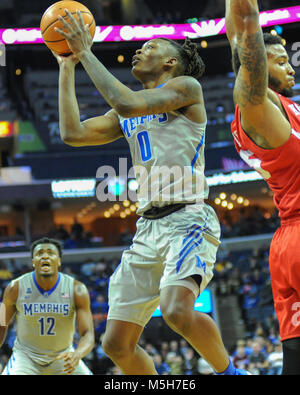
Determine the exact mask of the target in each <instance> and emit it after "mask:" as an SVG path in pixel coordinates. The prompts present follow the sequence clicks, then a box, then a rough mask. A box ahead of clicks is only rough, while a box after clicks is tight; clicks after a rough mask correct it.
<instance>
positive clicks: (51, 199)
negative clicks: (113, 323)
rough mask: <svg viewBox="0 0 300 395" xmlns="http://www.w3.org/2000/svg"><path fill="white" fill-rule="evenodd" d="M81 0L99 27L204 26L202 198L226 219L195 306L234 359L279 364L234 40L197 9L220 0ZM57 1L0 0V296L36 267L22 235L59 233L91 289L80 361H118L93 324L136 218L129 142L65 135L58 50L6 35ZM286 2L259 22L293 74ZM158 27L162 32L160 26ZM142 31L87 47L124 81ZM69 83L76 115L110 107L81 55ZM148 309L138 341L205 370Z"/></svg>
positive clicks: (268, 210)
mask: <svg viewBox="0 0 300 395" xmlns="http://www.w3.org/2000/svg"><path fill="white" fill-rule="evenodd" d="M81 2H82V3H83V4H85V5H86V6H87V7H88V8H89V9H90V10H91V12H92V13H93V15H94V17H95V20H96V24H97V26H99V27H101V28H100V30H99V32H104V31H105V29H106V27H109V26H110V27H114V26H122V25H130V26H133V25H143V26H146V25H148V27H149V26H152V30H151V28H150V30H148V33H147V34H150V36H149V38H151V34H152V33H151V31H152V32H153V31H154V29H153V26H156V28H157V27H158V26H159V25H165V26H170V25H173V24H187V25H186V27H188V26H189V29H190V28H191V26H192V24H197V25H198V27H199V26H200V28H201V29H202V30H201V29H200V30H198V33H199V31H200V35H202V36H199V34H198V36H197V33H196V34H195V35H194V37H193V40H194V42H196V43H198V45H199V49H200V50H201V56H202V57H203V59H204V61H205V63H206V73H205V75H204V77H203V79H202V81H201V84H202V86H203V91H204V97H205V101H206V109H207V114H208V127H207V134H206V176H207V177H208V181H209V185H210V199H209V203H210V204H211V205H212V206H213V207H214V208H215V210H216V211H217V213H218V215H219V218H220V220H221V224H222V245H221V247H220V250H219V253H218V261H217V264H216V268H215V277H214V280H213V281H212V283H211V285H210V286H209V289H208V293H207V294H206V295H205V298H203V299H201V300H200V302H199V303H198V305H197V308H199V309H202V311H206V312H208V313H209V314H211V315H212V316H213V318H214V319H215V320H216V321H217V323H218V325H219V326H220V329H221V332H222V336H223V339H224V342H225V345H226V347H227V348H228V350H229V352H230V355H232V357H233V358H235V363H236V364H237V365H238V364H240V365H239V366H241V365H242V364H244V366H247V367H248V368H249V369H250V370H251V371H252V372H253V373H254V374H270V373H273V374H278V373H279V372H280V360H279V362H278V359H276V358H275V357H274V353H275V354H276V353H277V356H278V353H279V354H280V352H281V351H280V342H279V334H278V323H277V319H276V316H275V314H274V309H273V300H272V293H271V288H270V276H269V269H268V247H269V244H270V240H271V238H272V235H273V232H274V229H276V227H277V226H278V225H279V220H278V217H277V212H276V211H275V209H274V204H273V200H272V193H271V192H270V190H269V189H268V187H267V185H266V183H265V182H264V181H263V180H262V179H261V178H260V177H259V176H258V175H257V174H256V173H255V172H253V171H251V169H250V168H249V167H248V166H247V165H246V164H245V163H244V162H242V161H241V160H240V158H239V157H238V155H237V154H236V152H235V149H234V146H233V141H232V138H231V134H230V122H231V120H232V119H233V113H234V106H233V102H232V88H233V83H234V79H233V74H232V68H231V52H230V48H229V45H228V41H227V39H226V36H225V35H224V34H220V35H219V34H218V35H214V34H215V33H216V31H217V30H214V27H215V24H213V25H209V24H208V23H206V21H208V20H212V19H216V18H223V17H224V12H225V10H224V1H221V0H215V1H213V0H202V1H201V2H200V1H196V0H189V1H188V3H187V2H182V1H178V0H171V1H170V0H160V1H153V0H152V1H150V0H82V1H81ZM52 3H53V1H49V0H40V1H38V2H36V1H30V0H28V1H26V2H24V1H22V0H6V1H5V2H4V3H3V2H1V4H0V32H2V33H1V34H2V35H1V36H0V65H1V66H0V88H1V89H0V165H1V169H0V300H1V298H2V296H3V290H4V288H5V287H6V286H7V284H8V283H9V281H10V280H11V279H13V278H15V277H17V276H19V275H20V274H22V273H25V272H27V271H30V270H31V261H30V257H29V253H28V247H29V245H30V243H31V241H33V240H35V239H37V238H39V237H41V236H50V237H55V238H58V239H60V240H61V241H62V242H63V243H64V248H65V253H64V259H63V269H62V270H63V271H64V272H66V273H69V274H71V275H74V276H75V277H76V278H78V279H80V280H81V281H83V282H84V283H85V284H86V285H87V286H88V288H89V291H90V295H91V300H92V310H93V315H94V321H95V332H96V347H95V350H94V351H93V352H92V353H91V354H90V355H89V356H88V358H86V361H87V363H88V364H89V365H90V367H91V369H92V371H93V372H94V373H95V374H119V372H118V369H116V368H115V367H114V366H113V364H112V363H111V361H110V360H109V359H108V358H107V357H106V356H105V354H104V353H103V350H102V348H101V335H102V334H103V331H104V329H105V322H106V314H107V309H108V306H107V287H108V279H109V276H110V275H111V273H112V272H113V270H114V269H115V267H116V266H117V265H118V263H119V260H120V256H121V253H122V251H123V250H124V249H126V248H128V246H129V245H130V242H131V239H132V235H133V234H134V232H135V223H136V220H137V218H138V217H137V216H136V214H135V210H136V205H135V202H134V201H130V200H125V201H122V200H121V199H120V195H122V193H123V190H124V189H126V188H130V189H133V190H134V188H135V183H134V180H127V179H126V178H125V177H124V176H123V175H122V174H120V172H119V158H124V160H125V159H126V164H127V167H128V169H129V168H130V167H131V162H130V158H129V151H128V146H127V143H126V142H125V140H124V139H121V140H118V141H117V142H115V143H112V144H109V145H106V146H103V147H90V148H72V147H69V146H67V145H65V144H64V143H63V142H62V141H61V139H60V137H59V127H58V90H57V87H58V65H57V61H56V59H55V58H54V57H53V56H52V54H51V53H50V51H49V50H48V48H47V47H46V46H45V45H44V44H33V43H30V44H20V43H18V42H17V41H14V40H12V41H11V42H10V41H9V39H8V40H7V41H5V37H6V38H7V37H12V36H11V31H10V35H9V34H8V33H7V29H14V31H15V32H16V31H17V30H16V29H21V28H23V29H26V28H38V27H39V23H40V19H41V16H42V14H43V12H44V11H45V10H46V8H47V7H49V6H50V5H51V4H52ZM259 3H260V10H261V11H266V10H274V9H279V8H286V7H294V6H299V2H297V1H291V0H289V1H280V0H272V1H263V0H262V1H260V2H259ZM286 15H287V11H285V12H284V11H283V12H281V13H279V14H278V18H279V20H278V21H276V23H274V26H268V27H267V28H264V31H268V32H270V31H272V32H273V34H277V33H280V34H281V35H282V37H283V38H284V39H285V40H286V48H287V50H288V52H289V54H290V57H291V59H292V63H293V66H294V68H295V71H296V80H297V77H299V67H298V62H299V56H297V52H296V51H297V50H298V49H299V48H300V45H299V48H298V47H297V45H296V46H295V43H297V33H298V29H299V26H300V10H299V11H298V14H297V17H296V20H297V18H298V20H299V22H297V21H296V22H294V23H290V24H285V23H284V24H281V23H280V18H285V17H286ZM271 19H272V18H270V20H271ZM269 22H270V21H269ZM277 22H278V23H277ZM270 24H272V22H270ZM194 26H196V25H194ZM209 26H210V27H209ZM162 27H163V26H160V28H158V30H157V32H158V33H159V32H162V33H163V32H166V31H167V30H166V29H165V30H164V29H163V28H162ZM1 29H4V30H3V31H6V33H5V34H6V35H4V34H3V31H2V30H1ZM149 31H150V33H149ZM194 31H195V30H194ZM196 31H197V29H196ZM24 35H25V30H24V31H23V33H22V32H21V33H19V36H18V37H19V38H18V39H19V41H22V37H25V36H24ZM104 35H105V33H104ZM161 35H164V34H161ZM1 37H2V44H1ZM15 37H17V35H15ZM102 37H104V36H102ZM16 40H17V39H16ZM143 41H146V40H143ZM140 45H141V41H138V39H137V40H134V39H132V40H131V41H125V40H123V41H105V42H101V41H98V42H95V43H94V45H93V48H92V49H93V52H94V53H95V54H96V56H97V57H98V58H99V59H100V60H101V61H103V63H104V64H105V66H106V67H108V68H109V70H110V71H111V72H112V73H113V74H114V75H115V76H116V77H118V78H119V79H120V80H121V81H123V82H124V83H127V84H128V85H129V86H130V87H131V88H132V89H140V85H139V84H138V83H137V82H136V81H135V80H134V79H133V77H132V76H131V73H130V66H131V59H132V55H133V53H134V51H135V50H136V49H137V48H139V46H140ZM294 63H295V64H294ZM294 89H295V101H296V102H297V101H298V102H299V101H300V96H299V94H300V84H296V86H295V88H294ZM76 93H77V98H78V101H79V104H80V111H81V119H82V120H83V119H86V118H89V117H92V116H97V115H101V114H103V113H104V112H105V111H106V110H107V109H108V107H107V105H106V103H105V102H104V100H103V99H102V98H101V96H100V95H99V94H98V92H97V91H96V88H95V87H94V86H93V85H92V83H91V81H90V79H89V77H88V76H87V74H86V73H85V71H84V70H83V68H82V67H81V65H80V64H79V65H78V66H77V68H76ZM103 165H109V166H112V167H113V168H114V169H115V172H116V176H117V177H116V178H115V179H114V180H110V184H109V186H108V188H109V191H110V193H111V194H112V195H114V196H115V201H106V202H100V201H99V200H98V199H97V197H96V188H97V185H98V183H99V181H101V180H99V179H98V180H96V171H97V169H98V168H99V167H100V166H103ZM70 181H71V182H70ZM156 315H157V316H156V317H153V318H152V319H151V321H150V323H149V325H148V326H147V327H146V329H145V332H144V335H143V337H142V339H141V344H143V345H144V346H145V347H146V349H147V350H148V352H149V353H150V354H151V355H153V357H154V358H156V363H157V364H158V365H159V362H158V360H159V359H162V361H163V362H164V363H165V365H162V367H159V369H161V370H160V371H161V373H165V374H186V375H188V374H191V372H192V373H193V374H202V375H204V374H211V370H210V369H209V367H207V365H206V364H205V362H204V361H203V360H202V359H201V358H200V357H199V356H198V355H197V354H196V353H193V351H191V350H187V348H188V347H187V345H186V344H185V342H184V341H183V340H182V339H181V338H180V337H178V336H177V335H176V334H174V333H173V332H171V331H170V330H169V329H168V328H167V326H166V325H165V323H164V321H163V320H162V318H161V317H160V316H159V311H157V312H156ZM14 336H15V327H14V324H12V325H11V327H10V331H9V336H8V337H7V341H6V343H5V345H4V347H3V348H2V349H1V350H0V357H1V359H0V372H1V369H2V368H3V366H4V365H5V363H6V361H7V358H8V357H9V355H10V353H11V347H12V344H13V340H14ZM251 353H252V354H253V355H260V354H261V355H263V357H261V358H263V363H258V362H257V360H258V358H256V359H255V358H252V359H251V357H250V356H251ZM155 355H156V357H155ZM237 356H238V357H237ZM260 360H261V359H260ZM274 361H276V362H274Z"/></svg>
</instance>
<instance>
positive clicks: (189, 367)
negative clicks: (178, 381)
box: [184, 347, 198, 375]
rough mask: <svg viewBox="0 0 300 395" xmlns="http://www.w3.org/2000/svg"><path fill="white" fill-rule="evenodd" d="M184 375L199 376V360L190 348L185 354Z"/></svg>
mask: <svg viewBox="0 0 300 395" xmlns="http://www.w3.org/2000/svg"><path fill="white" fill-rule="evenodd" d="M184 374H185V375H196V374H198V358H197V357H196V355H195V351H194V350H193V349H192V348H190V347H189V348H187V349H186V351H185V353H184Z"/></svg>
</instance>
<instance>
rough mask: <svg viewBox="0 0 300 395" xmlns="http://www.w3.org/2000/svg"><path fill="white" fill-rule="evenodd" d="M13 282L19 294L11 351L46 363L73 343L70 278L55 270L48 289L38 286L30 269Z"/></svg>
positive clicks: (72, 295) (73, 316)
mask: <svg viewBox="0 0 300 395" xmlns="http://www.w3.org/2000/svg"><path fill="white" fill-rule="evenodd" d="M16 281H18V283H19V295H18V299H17V303H16V308H17V313H16V318H17V338H16V340H15V343H14V351H17V350H22V351H23V352H26V353H27V354H28V355H29V356H30V357H31V358H32V359H33V360H34V361H36V362H37V363H41V364H47V363H50V362H52V361H53V360H54V359H55V357H56V356H58V355H59V354H60V353H61V352H63V351H65V350H68V349H70V348H71V347H72V345H73V337H74V333H75V318H76V309H75V302H74V278H72V277H70V276H68V275H66V274H63V273H59V276H58V280H57V283H56V284H55V285H54V287H53V288H52V289H50V290H49V291H44V290H43V289H41V288H40V287H39V285H38V283H37V281H36V278H35V273H34V272H31V273H26V274H24V275H23V276H21V277H19V278H18V279H17V280H16Z"/></svg>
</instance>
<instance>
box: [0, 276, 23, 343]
mask: <svg viewBox="0 0 300 395" xmlns="http://www.w3.org/2000/svg"><path fill="white" fill-rule="evenodd" d="M18 292H19V285H18V282H17V281H12V282H11V283H10V284H9V285H8V286H7V288H6V289H5V291H4V295H3V302H2V303H1V302H0V347H2V345H3V343H4V341H5V338H6V333H7V328H8V325H9V323H10V321H11V320H12V318H13V316H14V314H15V312H16V302H17V299H18Z"/></svg>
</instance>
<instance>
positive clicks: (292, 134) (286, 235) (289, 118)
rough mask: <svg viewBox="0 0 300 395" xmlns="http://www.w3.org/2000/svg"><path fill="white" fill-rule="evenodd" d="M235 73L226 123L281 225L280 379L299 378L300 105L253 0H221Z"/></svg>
mask: <svg viewBox="0 0 300 395" xmlns="http://www.w3.org/2000/svg"><path fill="white" fill-rule="evenodd" d="M226 28H227V37H228V39H229V41H230V45H231V48H232V55H233V68H234V72H235V75H236V82H235V86H234V95H233V96H234V102H235V104H236V113H235V120H234V122H233V123H232V135H233V138H234V143H235V146H236V149H237V151H238V153H239V154H240V156H241V158H243V159H244V160H245V162H247V163H248V165H250V166H251V167H252V168H254V169H255V170H257V171H258V172H259V173H260V174H261V175H262V176H263V178H264V179H265V180H266V182H267V183H268V185H269V187H270V188H271V190H272V191H273V192H274V203H275V205H276V207H277V208H278V210H279V215H280V218H281V227H280V228H279V229H278V230H277V231H276V233H275V235H274V238H273V240H272V244H271V248H270V259H269V261H270V273H271V281H272V289H273V297H274V304H275V309H276V313H277V317H278V321H279V326H280V335H281V340H282V342H283V356H284V358H283V372H282V374H285V375H290V374H296V375H298V374H300V364H299V359H300V310H299V309H300V244H299V240H300V106H299V105H297V104H296V103H294V102H293V101H291V100H290V99H288V97H292V95H293V90H292V87H293V86H294V85H295V79H294V75H295V71H294V70H293V68H292V66H291V65H290V63H289V57H288V54H287V52H286V50H285V48H284V46H283V44H282V39H281V37H279V36H272V35H271V34H263V32H262V29H261V27H260V24H259V9H258V4H257V0H226Z"/></svg>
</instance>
